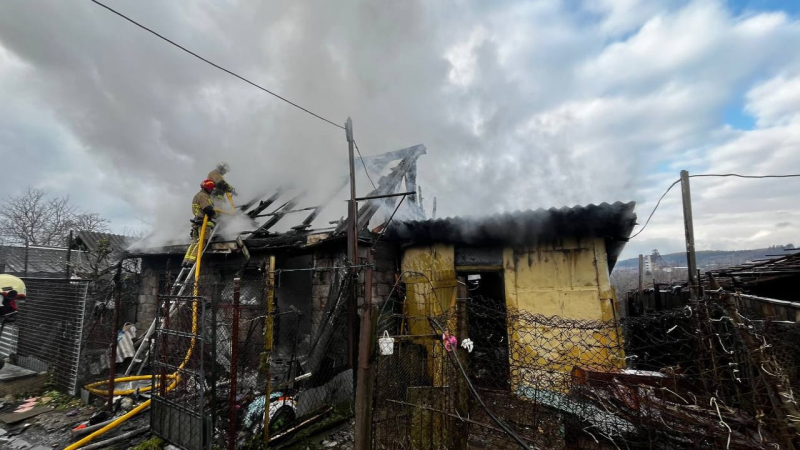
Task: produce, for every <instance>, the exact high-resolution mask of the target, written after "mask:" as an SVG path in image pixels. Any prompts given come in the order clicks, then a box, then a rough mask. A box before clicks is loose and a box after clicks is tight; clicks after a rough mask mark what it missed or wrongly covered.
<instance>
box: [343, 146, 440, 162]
mask: <svg viewBox="0 0 800 450" xmlns="http://www.w3.org/2000/svg"><path fill="white" fill-rule="evenodd" d="M427 150H428V149H427V148H426V147H425V146H424V145H423V144H417V145H412V146H411V147H406V148H402V149H400V150H394V151H391V152H386V153H381V154H380V155H374V156H363V157H361V156H359V157H357V158H356V159H361V160H364V162H367V163H370V164H373V165H376V166H377V165H383V166H385V165H386V164H389V163H390V162H392V161H397V160H398V159H405V158H409V157H413V158H419V157H420V156H422V155H424V154H426V153H427Z"/></svg>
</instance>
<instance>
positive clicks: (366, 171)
mask: <svg viewBox="0 0 800 450" xmlns="http://www.w3.org/2000/svg"><path fill="white" fill-rule="evenodd" d="M353 145H355V147H356V151H357V152H358V159H360V160H361V164H362V165H363V166H364V173H366V174H367V179H369V182H370V184H371V185H372V188H373V189H375V190H376V191H377V190H378V187H377V186H375V182H374V181H372V177H371V176H369V170H368V169H367V163H365V162H364V157H363V156H361V150H360V149H359V148H358V144H356V140H355V139H353Z"/></svg>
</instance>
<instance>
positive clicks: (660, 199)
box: [628, 173, 800, 240]
mask: <svg viewBox="0 0 800 450" xmlns="http://www.w3.org/2000/svg"><path fill="white" fill-rule="evenodd" d="M702 177H721V178H724V177H736V178H749V179H765V178H800V174H786V175H742V174H738V173H701V174H697V175H689V178H702ZM680 182H681V180H680V179H678V180H675V181H674V182H673V183H672V184H670V185H669V187H668V188H667V190H666V191H664V194H662V195H661V198H659V199H658V202H657V203H656V206H655V207H653V210H652V211H651V212H650V215H649V216H647V220H646V221H645V223H644V225H642V228H640V229H639V231H637V232H636V233H635V234H634V235H632V236H631V237H629V238H628V240H631V239H633V238H635V237H636V236H638V235H640V234H641V233H642V231H644V229H645V228H647V224H649V223H650V219H652V218H653V214H655V212H656V210H657V209H658V207H659V205H661V201H662V200H664V197H666V195H667V194H668V193H669V191H670V190H672V188H673V187H675V185H676V184H678V183H680Z"/></svg>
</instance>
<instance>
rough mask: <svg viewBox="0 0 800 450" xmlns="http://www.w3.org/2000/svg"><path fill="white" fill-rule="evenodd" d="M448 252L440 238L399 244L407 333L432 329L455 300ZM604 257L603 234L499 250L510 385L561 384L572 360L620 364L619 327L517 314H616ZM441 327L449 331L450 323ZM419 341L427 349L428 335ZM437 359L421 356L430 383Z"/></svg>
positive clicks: (603, 317) (599, 317) (606, 317)
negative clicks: (572, 324) (560, 323)
mask: <svg viewBox="0 0 800 450" xmlns="http://www.w3.org/2000/svg"><path fill="white" fill-rule="evenodd" d="M454 255H455V252H454V247H453V246H452V245H447V244H435V245H428V246H416V247H410V248H407V249H405V251H404V254H403V261H402V268H403V281H405V282H406V286H407V289H406V294H407V299H406V303H405V309H406V310H405V316H406V318H407V319H406V320H407V321H408V322H407V326H408V330H409V332H410V333H411V334H415V335H429V334H431V333H433V332H434V330H433V329H432V327H431V326H430V323H429V322H428V319H427V318H428V317H430V316H438V315H441V314H442V313H443V312H445V311H447V310H448V309H449V308H453V307H454V306H455V302H456V292H457V281H456V267H455V257H454ZM607 261H608V257H607V255H606V249H605V241H604V240H603V239H602V238H584V239H565V240H563V241H561V242H558V243H555V244H543V245H539V246H535V247H531V248H525V249H522V248H506V249H504V251H503V278H504V282H505V292H506V304H507V305H508V308H509V313H510V314H509V320H510V322H509V324H508V326H509V359H510V361H509V363H510V366H511V378H512V380H511V381H512V388H513V389H514V390H517V388H533V389H537V390H538V389H542V390H566V388H567V387H568V386H569V378H568V376H569V373H570V371H571V370H572V368H573V367H574V366H575V365H584V366H593V367H598V366H599V367H624V354H623V353H622V350H621V344H622V342H621V335H620V333H619V330H618V329H611V330H608V329H605V330H603V331H601V332H597V331H596V330H591V329H581V328H559V327H557V326H549V325H543V324H540V323H537V322H535V321H533V322H531V320H530V317H521V316H520V315H519V314H517V313H516V312H517V311H524V312H526V313H530V314H538V315H542V316H546V317H552V316H558V317H561V318H565V319H578V320H590V321H604V322H606V321H612V320H614V319H616V299H615V297H614V293H613V289H612V288H611V283H610V281H609V274H608V262H607ZM420 274H424V276H423V275H420ZM429 280H430V282H429ZM434 293H435V294H434ZM441 325H442V326H445V327H449V328H450V331H454V325H455V324H454V323H448V324H441ZM418 342H419V343H423V344H424V345H425V346H426V348H427V349H428V351H429V354H430V351H431V349H432V345H431V342H432V341H430V340H429V339H420V341H418ZM441 362H442V361H441V358H431V359H429V362H428V369H429V370H430V371H431V374H432V376H433V378H434V386H440V385H441V384H440V382H441V380H440V377H439V375H438V373H439V372H441V369H442V367H441Z"/></svg>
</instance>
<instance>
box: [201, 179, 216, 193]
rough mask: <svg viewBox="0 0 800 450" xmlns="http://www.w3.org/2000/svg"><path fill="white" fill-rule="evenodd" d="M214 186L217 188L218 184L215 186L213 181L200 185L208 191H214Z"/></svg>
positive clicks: (206, 181)
mask: <svg viewBox="0 0 800 450" xmlns="http://www.w3.org/2000/svg"><path fill="white" fill-rule="evenodd" d="M214 186H216V184H214V182H213V181H211V180H204V181H203V182H202V183H200V187H201V188H203V189H205V190H207V191H211V190H214Z"/></svg>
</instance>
